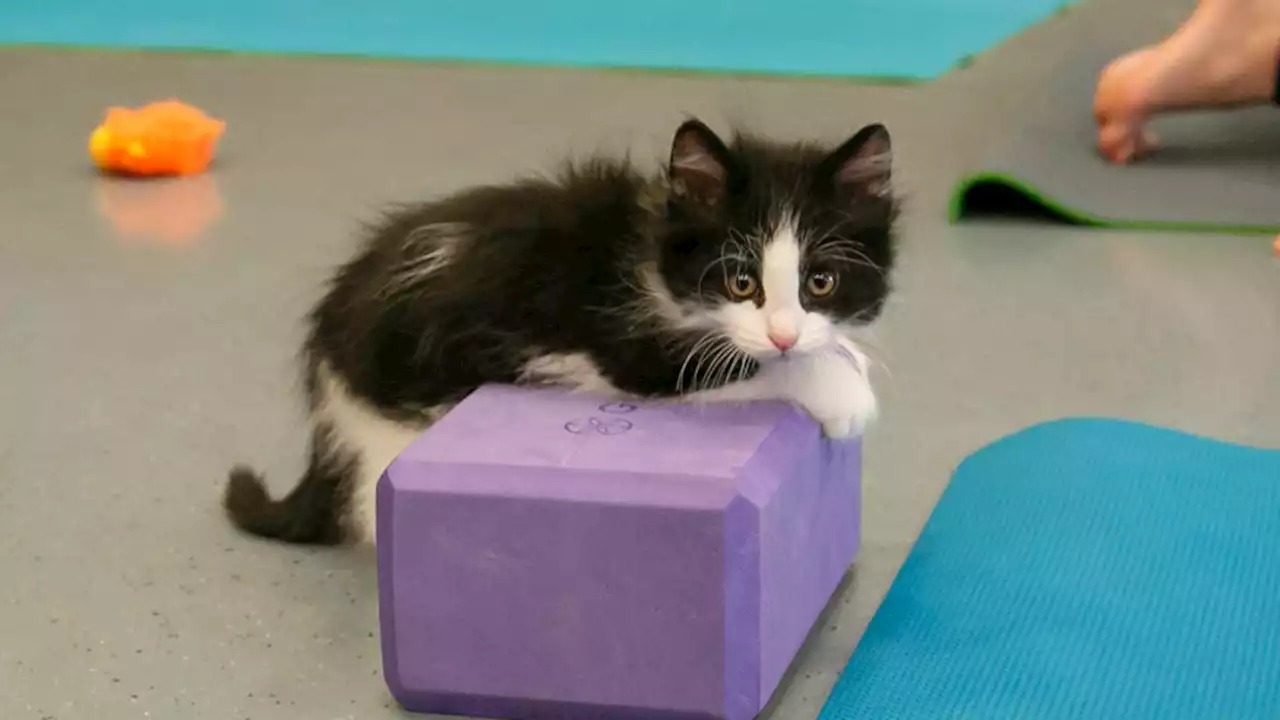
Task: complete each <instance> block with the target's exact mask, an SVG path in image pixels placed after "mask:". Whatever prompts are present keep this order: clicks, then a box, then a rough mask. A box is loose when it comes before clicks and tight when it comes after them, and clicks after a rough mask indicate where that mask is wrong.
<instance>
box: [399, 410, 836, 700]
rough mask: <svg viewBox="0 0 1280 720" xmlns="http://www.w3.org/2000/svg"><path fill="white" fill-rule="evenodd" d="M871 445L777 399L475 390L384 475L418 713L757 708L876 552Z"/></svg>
mask: <svg viewBox="0 0 1280 720" xmlns="http://www.w3.org/2000/svg"><path fill="white" fill-rule="evenodd" d="M860 469H861V444H860V442H858V441H845V442H832V441H829V440H826V439H825V438H823V437H822V433H821V430H820V428H819V426H818V425H817V424H816V423H814V422H813V421H812V420H810V419H809V418H808V416H807V415H805V414H803V413H802V412H800V411H798V410H795V409H793V408H791V407H790V406H788V405H785V404H779V403H752V404H745V405H702V406H691V405H674V404H649V405H647V404H631V403H620V402H610V401H607V400H605V399H602V398H597V397H593V396H588V395H581V394H572V393H568V392H564V391H559V390H547V389H529V388H514V387H502V386H490V387H484V388H481V389H480V390H477V391H476V392H475V393H473V394H472V395H471V396H470V397H468V398H467V399H466V400H465V401H463V402H462V403H461V404H459V405H458V407H457V408H455V409H454V410H453V412H451V413H449V414H448V415H447V416H446V417H445V418H444V419H442V420H441V421H440V422H439V423H437V424H436V425H435V426H434V427H432V428H431V429H430V430H428V431H427V432H426V433H424V434H423V435H422V436H421V437H420V438H419V439H418V440H417V441H416V442H414V443H413V445H411V446H410V447H409V448H408V449H407V450H405V452H404V453H402V454H401V455H400V457H399V458H397V459H396V461H395V462H393V463H392V464H391V466H390V467H389V468H387V471H386V473H385V474H384V476H383V478H382V482H381V484H380V485H379V488H378V510H377V511H378V528H377V534H378V584H379V592H380V614H381V625H382V653H383V665H384V671H385V674H386V679H387V683H388V685H389V686H390V688H391V692H392V694H393V695H394V696H395V698H396V700H397V701H399V703H400V704H401V705H402V706H403V707H404V708H405V709H407V710H411V711H418V712H431V713H441V714H446V715H470V716H479V717H491V718H512V719H518V720H544V719H545V720H579V719H581V720H622V719H624V718H625V719H628V720H685V719H693V718H699V719H705V720H711V719H722V720H749V719H750V718H753V717H755V716H756V715H757V714H758V713H759V711H760V710H761V708H763V707H764V706H765V704H766V703H767V702H768V700H769V697H770V696H771V695H772V694H773V691H774V689H775V688H776V687H777V685H778V682H779V681H780V680H781V678H782V675H783V673H784V672H785V671H786V669H787V666H788V665H789V664H790V662H791V660H792V658H793V657H794V655H795V653H796V651H797V650H798V649H799V648H800V646H801V644H802V643H803V641H804V639H805V636H806V635H807V633H808V632H809V629H810V627H811V626H812V625H813V622H814V621H815V620H816V619H817V617H818V616H819V614H820V613H821V612H822V610H823V607H824V606H825V605H826V603H827V601H828V600H829V598H830V597H831V594H832V592H833V591H834V590H835V589H836V588H837V587H838V586H839V584H840V581H841V579H842V578H843V576H844V574H845V572H846V571H847V570H848V568H849V565H850V564H851V563H852V561H853V559H854V557H855V555H856V554H857V550H858V541H859V525H860V522H859V520H860V479H861V478H860V476H861V472H860Z"/></svg>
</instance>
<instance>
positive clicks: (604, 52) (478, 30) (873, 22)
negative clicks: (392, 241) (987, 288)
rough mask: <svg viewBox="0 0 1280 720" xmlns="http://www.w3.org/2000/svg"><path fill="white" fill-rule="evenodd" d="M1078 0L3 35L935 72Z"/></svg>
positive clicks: (526, 14) (431, 3)
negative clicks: (1072, 0)
mask: <svg viewBox="0 0 1280 720" xmlns="http://www.w3.org/2000/svg"><path fill="white" fill-rule="evenodd" d="M1070 1H1071V0H790V2H774V1H773V0H694V1H692V2H691V1H690V0H648V1H647V2H601V1H600V0H542V1H541V2H527V1H525V0H466V1H465V2H462V1H460V0H365V1H364V2H358V3H357V2H315V3H299V2H296V1H294V0H218V1H217V2H173V1H172V0H116V1H115V2H101V1H100V0H44V1H43V2H17V1H16V0H14V1H11V2H0V45H5V44H10V45H13V44H17V45H21V44H54V45H73V46H93V47H115V48H164V49H183V50H191V49H196V50H224V51H233V52H258V53H320V54H337V55H359V56H367V57H381V58H404V59H417V60H461V61H479V62H497V63H517V64H538V65H576V66H590V67H627V68H655V69H667V70H696V71H717V72H744V73H764V74H781V75H817V76H834V77H860V78H882V79H891V80H904V81H910V80H928V79H931V78H933V77H936V76H937V75H940V74H942V73H944V72H946V71H948V70H950V69H951V68H953V67H956V65H958V64H961V63H963V61H964V60H965V59H966V58H968V57H970V56H972V55H974V54H976V53H980V52H982V51H983V50H986V49H987V48H989V47H991V46H992V45H994V44H996V43H998V42H1001V41H1002V40H1004V39H1006V38H1008V37H1009V36H1011V35H1013V34H1015V33H1017V32H1019V31H1021V30H1023V29H1025V28H1027V27H1028V26H1030V25H1032V24H1034V23H1036V22H1039V21H1040V20H1042V19H1044V18H1045V17H1047V16H1049V15H1051V14H1052V13H1053V12H1054V11H1056V10H1057V9H1058V8H1059V7H1061V6H1063V5H1065V4H1067V2H1070Z"/></svg>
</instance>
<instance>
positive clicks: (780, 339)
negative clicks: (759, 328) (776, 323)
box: [769, 330, 796, 352]
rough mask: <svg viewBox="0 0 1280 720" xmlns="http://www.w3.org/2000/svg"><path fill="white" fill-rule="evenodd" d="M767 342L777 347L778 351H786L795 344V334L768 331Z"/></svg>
mask: <svg viewBox="0 0 1280 720" xmlns="http://www.w3.org/2000/svg"><path fill="white" fill-rule="evenodd" d="M769 342H771V343H773V346H774V347H776V348H778V351H779V352H786V351H788V350H790V349H791V348H793V347H795V345H796V336H795V334H794V333H784V332H778V331H777V330H770V331H769Z"/></svg>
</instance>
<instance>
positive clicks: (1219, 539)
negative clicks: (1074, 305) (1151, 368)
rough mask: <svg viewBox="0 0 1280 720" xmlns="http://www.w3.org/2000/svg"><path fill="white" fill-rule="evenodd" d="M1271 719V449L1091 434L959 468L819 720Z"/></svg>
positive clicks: (1093, 426) (1060, 425)
mask: <svg viewBox="0 0 1280 720" xmlns="http://www.w3.org/2000/svg"><path fill="white" fill-rule="evenodd" d="M854 718H859V719H862V718H865V719H867V720H870V719H872V718H874V719H875V720H949V719H951V718H974V719H978V720H1004V719H1015V718H1016V719H1022V718H1027V719H1032V720H1059V719H1061V720H1084V719H1090V720H1092V719H1094V718H1097V719H1099V720H1103V719H1109V718H1117V719H1123V720H1147V719H1150V720H1184V719H1185V720H1206V719H1208V718H1213V719H1214V720H1219V719H1221V720H1253V719H1255V718H1256V719H1257V720H1275V718H1280V451H1267V450H1258V449H1252V448H1246V447H1239V446H1233V445H1228V444H1224V443H1220V442H1216V441H1213V440H1207V439H1203V438H1199V437H1193V436H1189V435H1185V434H1181V433H1177V432H1173V431H1169V430H1162V429H1158V428H1152V427H1149V426H1144V425H1137V424H1131V423H1125V422H1119V421H1110V420H1068V421H1061V422H1055V423H1050V424H1046V425H1041V426H1037V427H1033V428H1031V429H1029V430H1026V431H1024V432H1021V433H1018V434H1016V435H1013V436H1011V437H1008V438H1006V439H1004V440H1001V441H999V442H997V443H995V444H994V445H991V446H989V447H987V448H985V449H983V450H981V451H979V452H977V453H976V454H974V455H973V456H971V457H970V458H969V459H968V460H966V461H965V462H964V463H963V464H962V465H961V466H960V469H959V470H957V471H956V475H955V478H954V479H953V480H952V482H951V485H950V487H948V489H947V491H946V492H945V493H944V494H943V497H942V499H941V501H940V502H939V504H938V506H937V508H936V509H935V510H934V513H933V515H932V517H931V518H930V519H929V522H928V524H927V525H926V527H925V529H924V532H923V533H922V535H921V537H920V540H919V542H918V543H917V544H916V546H915V548H914V549H913V551H912V553H911V555H910V557H909V558H908V559H907V562H906V564H905V565H904V566H903V568H902V571H901V572H900V573H899V575H898V577H897V579H896V580H895V581H894V584H893V586H892V588H891V589H890V591H889V593H888V596H887V597H886V599H885V601H884V604H883V605H882V606H881V607H880V609H879V611H878V612H877V613H876V616H875V618H874V619H873V620H872V622H871V625H870V626H869V627H868V629H867V632H866V635H865V636H864V637H863V639H862V641H861V643H860V644H859V646H858V648H857V650H856V651H855V652H854V655H853V659H852V660H851V661H850V662H849V666H848V668H847V669H846V670H845V672H844V675H843V676H842V677H841V678H840V681H839V682H838V683H837V685H836V688H835V691H834V692H833V694H832V696H831V698H830V700H829V701H828V703H827V706H826V708H825V710H824V711H823V713H822V715H821V720H853V719H854Z"/></svg>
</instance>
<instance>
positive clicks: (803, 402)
mask: <svg viewBox="0 0 1280 720" xmlns="http://www.w3.org/2000/svg"><path fill="white" fill-rule="evenodd" d="M858 360H861V358H855V361H854V362H850V358H849V357H848V356H845V355H840V354H832V355H826V356H819V357H817V358H813V359H811V360H810V361H809V363H807V365H808V366H807V367H806V368H804V369H803V371H801V372H799V373H797V374H796V375H795V376H794V377H792V378H791V379H790V380H791V382H790V383H789V384H790V388H789V389H790V391H791V397H792V399H793V400H794V401H795V402H796V403H797V404H798V405H800V407H802V408H804V409H805V411H806V412H808V413H809V415H810V416H812V417H813V419H814V420H817V421H818V423H819V424H821V425H822V430H823V432H824V433H825V434H826V435H827V436H828V437H831V438H836V439H844V438H851V437H855V436H857V435H861V434H862V433H863V432H864V431H865V430H866V429H867V425H869V424H870V423H871V422H872V421H873V420H875V418H876V413H877V410H878V403H877V402H876V396H875V392H874V390H872V388H871V380H870V378H868V377H867V372H866V364H865V363H863V362H858Z"/></svg>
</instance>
